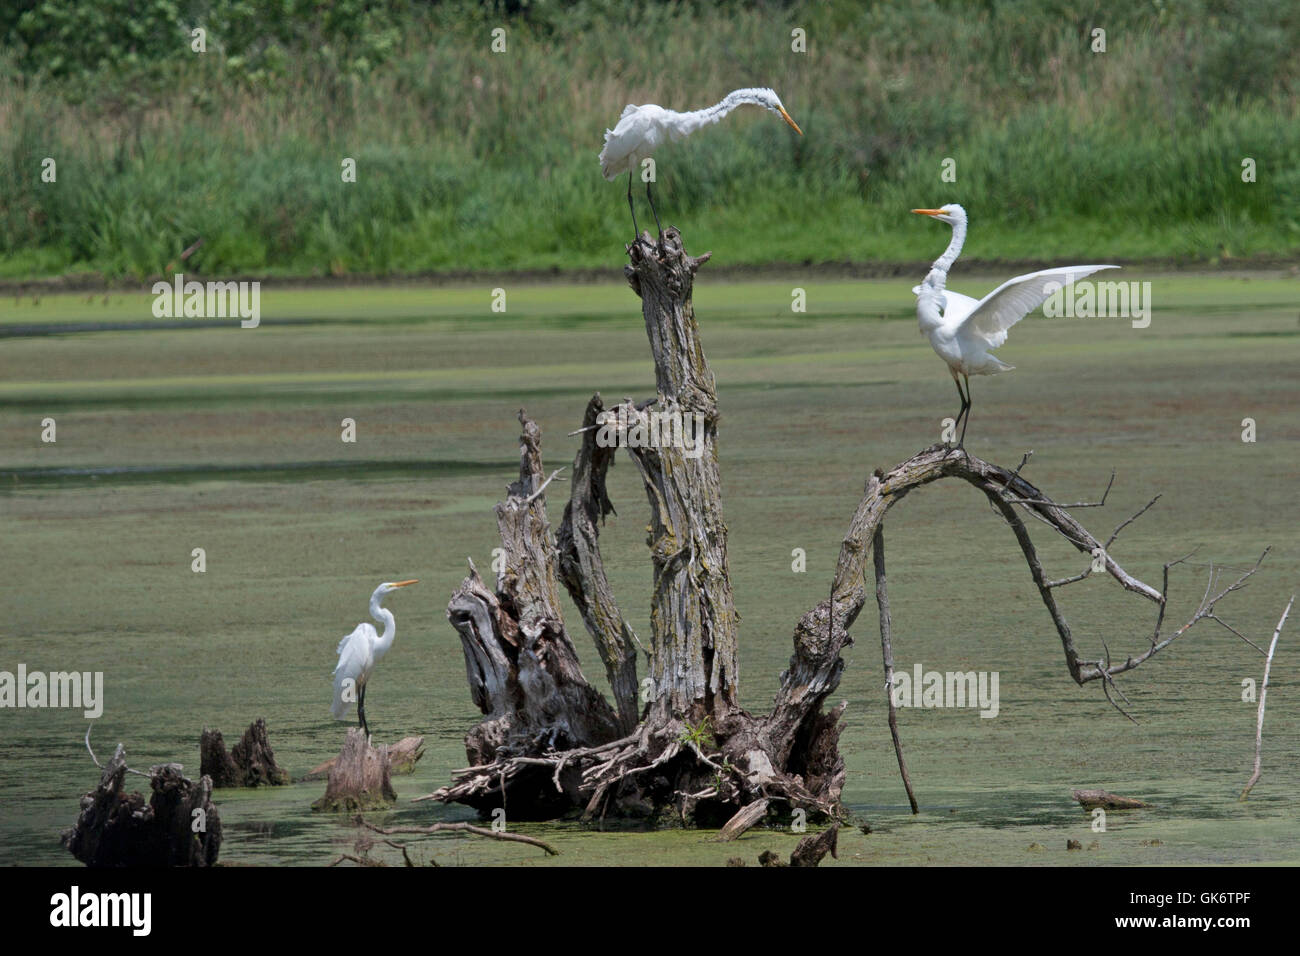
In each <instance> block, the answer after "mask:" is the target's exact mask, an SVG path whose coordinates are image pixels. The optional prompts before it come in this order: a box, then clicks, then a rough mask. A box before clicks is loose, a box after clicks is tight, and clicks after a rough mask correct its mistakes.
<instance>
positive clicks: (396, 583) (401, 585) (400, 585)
mask: <svg viewBox="0 0 1300 956" xmlns="http://www.w3.org/2000/svg"><path fill="white" fill-rule="evenodd" d="M419 583H420V580H419V578H411V580H409V581H394V582H393V587H395V588H404V587H406V586H407V585H408V584H419Z"/></svg>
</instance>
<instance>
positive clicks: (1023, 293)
mask: <svg viewBox="0 0 1300 956" xmlns="http://www.w3.org/2000/svg"><path fill="white" fill-rule="evenodd" d="M1118 268H1119V266H1062V267H1060V268H1058V269H1044V270H1043V271H1041V272H1031V273H1029V274H1028V275H1023V276H1016V277H1015V278H1014V279H1008V280H1007V281H1006V282H1004V283H1002V285H1000V286H998V287H997V288H996V289H994V290H993V291H992V292H990V293H989V294H988V295H986V296H985V297H984V298H982V299H980V300H979V302H977V303H975V306H974V308H972V309H971V311H970V314H969V315H967V316H966V317H965V319H963V320H962V322H961V325H960V327H959V329H958V332H959V333H962V334H966V335H975V336H978V337H979V338H981V339H983V340H984V341H986V342H987V343H988V347H989V348H997V347H998V346H999V345H1001V344H1002V343H1003V342H1005V341H1006V340H1007V329H1009V328H1011V326H1013V325H1015V324H1016V323H1017V322H1019V321H1020V320H1021V319H1023V318H1024V317H1025V316H1027V315H1028V314H1029V313H1030V312H1033V311H1034V310H1035V309H1036V308H1038V307H1039V306H1040V305H1042V304H1043V303H1044V302H1046V301H1047V300H1048V299H1049V298H1051V297H1052V295H1054V294H1055V293H1056V291H1057V290H1058V289H1063V288H1065V287H1066V286H1068V285H1070V284H1071V283H1073V282H1075V281H1076V280H1078V279H1082V278H1084V277H1085V276H1090V275H1092V274H1093V273H1094V272H1100V271H1101V270H1102V269H1118ZM946 294H947V295H948V296H952V295H953V293H951V292H948V293H946ZM961 298H962V299H969V297H968V296H961ZM955 304H956V303H954V302H953V301H951V300H950V301H949V305H948V311H947V312H946V313H945V314H949V313H951V312H953V311H954V308H953V306H954V305H955Z"/></svg>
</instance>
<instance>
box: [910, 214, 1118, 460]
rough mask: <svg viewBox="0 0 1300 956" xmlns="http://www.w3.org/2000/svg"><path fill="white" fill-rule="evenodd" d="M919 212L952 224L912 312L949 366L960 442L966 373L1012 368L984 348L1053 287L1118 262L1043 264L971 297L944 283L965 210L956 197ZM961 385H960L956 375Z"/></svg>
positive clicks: (1001, 338) (965, 419)
mask: <svg viewBox="0 0 1300 956" xmlns="http://www.w3.org/2000/svg"><path fill="white" fill-rule="evenodd" d="M912 212H914V213H918V214H920V215H922V216H932V217H934V218H935V219H938V220H939V221H940V222H946V223H947V224H948V225H950V226H952V241H951V242H949V243H948V248H947V249H945V250H944V253H943V255H941V256H940V257H939V258H938V259H936V260H935V261H934V265H933V266H932V267H931V268H930V272H929V274H928V275H926V277H925V280H924V281H923V282H922V283H921V284H920V285H918V286H916V287H915V288H913V289H912V292H913V294H915V295H916V315H917V318H918V319H919V320H920V322H921V334H922V335H925V336H928V337H929V339H930V345H931V346H933V347H934V350H935V352H937V353H938V355H939V358H941V359H943V360H944V361H945V362H947V363H948V371H949V373H950V374H951V375H952V380H953V382H955V383H956V385H957V394H958V395H959V396H961V411H959V412H958V413H957V419H956V422H954V425H953V427H954V428H955V427H956V424H957V423H961V438H960V439H958V441H957V447H958V448H960V447H962V446H963V444H964V443H965V441H966V426H967V425H968V424H969V423H970V407H971V399H970V376H972V375H996V374H997V373H998V372H1006V371H1009V370H1010V369H1013V368H1015V366H1014V365H1007V364H1006V363H1005V362H1003V361H1002V360H1001V359H999V358H998V357H997V356H996V355H993V354H991V353H990V352H989V349H995V348H997V347H998V346H1000V345H1001V344H1002V343H1003V342H1005V341H1006V340H1007V330H1008V329H1009V328H1011V326H1013V325H1015V324H1016V323H1017V322H1019V321H1020V320H1021V319H1023V318H1024V317H1025V316H1026V315H1028V314H1029V313H1030V312H1033V311H1034V310H1035V309H1036V308H1038V307H1039V306H1040V305H1042V304H1043V303H1044V302H1046V301H1047V300H1048V299H1049V298H1051V297H1052V296H1053V295H1054V294H1055V293H1056V292H1057V291H1058V290H1060V289H1063V288H1065V287H1066V286H1068V285H1070V284H1071V283H1072V282H1074V280H1076V279H1082V278H1084V277H1085V276H1090V275H1092V274H1093V273H1094V272H1099V271H1101V270H1102V269H1117V268H1119V267H1118V266H1063V267H1061V268H1057V269H1044V270H1043V271H1042V272H1031V273H1029V274H1028V275H1023V276H1016V277H1015V278H1014V279H1008V280H1007V281H1006V282H1004V283H1002V285H1000V286H998V287H997V288H996V289H994V290H993V291H992V292H990V293H989V294H988V295H986V296H985V297H984V298H982V299H980V300H978V301H976V300H975V299H972V298H971V297H970V296H968V295H962V294H961V293H960V292H949V291H947V290H946V289H945V288H944V283H946V282H947V281H948V270H949V269H951V268H952V265H953V263H954V262H956V261H957V256H958V254H960V252H961V247H962V243H964V242H965V241H966V210H965V209H962V208H961V206H958V205H957V204H956V203H949V204H948V205H946V206H941V207H940V208H938V209H913V210H912ZM959 375H960V376H961V379H962V380H964V381H965V382H966V391H965V392H963V391H962V390H961V381H960V380H958V376H959Z"/></svg>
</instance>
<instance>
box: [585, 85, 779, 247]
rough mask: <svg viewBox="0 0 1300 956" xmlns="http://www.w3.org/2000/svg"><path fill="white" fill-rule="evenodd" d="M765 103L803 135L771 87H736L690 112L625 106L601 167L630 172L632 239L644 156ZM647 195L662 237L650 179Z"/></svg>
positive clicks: (607, 172) (610, 172)
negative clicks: (635, 177)
mask: <svg viewBox="0 0 1300 956" xmlns="http://www.w3.org/2000/svg"><path fill="white" fill-rule="evenodd" d="M747 104H748V105H752V106H761V107H763V108H764V109H767V110H770V111H771V112H773V113H778V114H780V116H781V118H782V119H783V120H785V121H786V122H787V123H789V124H790V126H791V128H792V129H793V130H794V131H795V132H796V133H798V134H799V135H800V136H802V135H803V130H801V129H800V128H799V126H798V124H796V123H795V121H794V120H792V119H791V118H790V114H789V113H787V112H786V111H785V107H784V106H782V105H781V97H779V96H777V95H776V93H774V92H772V91H771V90H769V89H758V88H752V87H751V88H746V89H743V90H733V91H732V92H730V93H728V94H727V95H726V96H725V97H723V99H722V102H720V103H718V104H717V105H715V106H710V107H708V108H707V109H702V110H693V111H692V112H690V113H678V112H677V111H676V110H666V109H664V108H663V107H662V106H655V105H654V104H653V103H647V104H646V105H645V106H633V105H631V104H629V105H627V106H625V107H623V114H622V115H621V116H620V117H619V118H618V124H617V125H616V126H615V127H614V128H613V129H607V130H605V148H604V149H602V150H601V151H600V171H601V173H603V174H604V176H605V178H606V179H607V180H609V181H610V182H613V181H614V179H615V178H616V177H618V176H620V175H622V174H623V173H627V208H628V209H630V210H631V211H632V233H633V235H632V241H633V242H636V237H637V236H638V235H640V232H639V230H638V229H637V224H636V209H635V208H633V206H632V173H633V172H635V171H636V168H637V167H638V166H640V165H641V161H642V160H643V159H647V158H649V156H650V155H651V154H652V153H653V152H654V151H655V150H656V149H658V148H659V147H660V146H661V145H662V144H663V142H664V141H665V140H671V141H672V142H674V143H675V142H677V141H678V140H679V139H681V138H682V137H683V136H690V135H691V133H694V132H695V131H696V130H697V129H699V128H700V127H702V126H708V125H709V124H711V123H716V122H718V121H719V120H720V119H722V117H724V116H726V115H727V114H728V113H730V112H731V111H732V110H734V109H735V108H736V107H737V106H745V105H747ZM645 196H646V199H647V200H648V201H649V203H650V211H651V212H652V213H654V217H655V225H656V226H658V227H659V235H660V236H661V237H662V236H663V232H664V228H663V226H662V225H660V223H659V212H658V211H657V210H656V209H655V201H654V196H653V195H652V194H651V192H650V182H649V180H647V181H646V184H645Z"/></svg>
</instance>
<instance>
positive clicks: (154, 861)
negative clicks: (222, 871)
mask: <svg viewBox="0 0 1300 956" xmlns="http://www.w3.org/2000/svg"><path fill="white" fill-rule="evenodd" d="M126 774H127V766H126V751H125V750H124V749H123V747H122V745H121V744H118V745H117V750H116V751H115V752H114V753H113V757H112V759H111V760H109V762H108V763H107V764H106V765H105V766H104V767H103V768H102V770H101V774H100V779H99V785H98V786H97V787H96V788H95V789H94V790H92V791H90V792H89V793H87V794H86V795H85V796H83V797H82V798H81V813H80V814H79V815H78V817H77V822H76V824H74V825H73V826H72V827H70V828H69V829H67V830H65V831H64V832H63V835H62V842H63V846H64V847H65V848H66V849H67V850H68V851H69V852H70V853H71V854H72V855H73V856H75V857H76V858H77V859H78V860H80V861H81V862H82V863H84V864H86V865H87V866H94V867H118V866H212V865H214V864H215V863H216V862H217V855H218V854H219V853H220V851H221V817H220V815H219V814H218V813H217V808H216V807H215V806H213V805H212V800H211V797H212V780H211V779H210V778H208V777H200V778H199V781H198V782H197V783H195V782H194V781H192V780H190V779H188V778H186V777H185V776H183V775H182V773H181V767H180V764H174V763H167V764H160V765H158V766H156V767H151V768H150V770H149V774H148V776H149V786H150V789H151V790H152V794H151V795H150V797H149V798H148V800H146V799H145V797H144V795H143V794H141V793H139V792H132V793H127V792H126V787H125V781H126Z"/></svg>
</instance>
